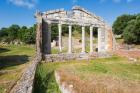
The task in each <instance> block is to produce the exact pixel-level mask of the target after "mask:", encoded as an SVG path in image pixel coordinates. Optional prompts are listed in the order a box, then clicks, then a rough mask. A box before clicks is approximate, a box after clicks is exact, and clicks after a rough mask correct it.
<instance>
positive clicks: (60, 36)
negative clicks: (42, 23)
mask: <svg viewBox="0 0 140 93" xmlns="http://www.w3.org/2000/svg"><path fill="white" fill-rule="evenodd" d="M58 30H59V51H60V52H62V24H58Z"/></svg>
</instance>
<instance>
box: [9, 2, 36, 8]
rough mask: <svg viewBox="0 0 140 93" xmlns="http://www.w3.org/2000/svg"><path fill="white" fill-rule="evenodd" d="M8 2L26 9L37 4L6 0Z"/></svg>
mask: <svg viewBox="0 0 140 93" xmlns="http://www.w3.org/2000/svg"><path fill="white" fill-rule="evenodd" d="M8 1H9V2H11V3H12V4H14V5H17V6H21V7H27V8H33V7H34V6H35V4H36V3H37V0H8Z"/></svg>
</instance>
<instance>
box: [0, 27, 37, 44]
mask: <svg viewBox="0 0 140 93" xmlns="http://www.w3.org/2000/svg"><path fill="white" fill-rule="evenodd" d="M35 28H36V26H35V25H34V26H33V27H29V28H28V27H26V26H22V27H20V26H18V25H11V26H10V27H8V28H2V29H1V30H0V41H1V42H7V43H11V42H12V43H15V42H23V43H27V44H33V43H35Z"/></svg>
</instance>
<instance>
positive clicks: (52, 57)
mask: <svg viewBox="0 0 140 93" xmlns="http://www.w3.org/2000/svg"><path fill="white" fill-rule="evenodd" d="M110 56H111V54H109V53H93V54H89V53H85V54H79V53H73V54H49V55H45V62H46V63H47V62H65V61H70V60H84V59H85V60H89V59H94V58H105V57H110Z"/></svg>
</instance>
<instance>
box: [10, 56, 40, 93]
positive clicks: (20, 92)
mask: <svg viewBox="0 0 140 93" xmlns="http://www.w3.org/2000/svg"><path fill="white" fill-rule="evenodd" d="M39 62H40V58H39V57H38V58H37V57H36V58H35V59H34V60H33V61H32V63H31V64H30V65H29V66H28V67H27V69H25V71H24V72H23V74H22V76H21V78H20V79H19V80H18V82H17V83H16V84H15V86H14V87H13V88H12V89H11V91H10V92H9V93H32V90H33V82H34V76H35V71H36V67H37V65H38V63H39Z"/></svg>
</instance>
